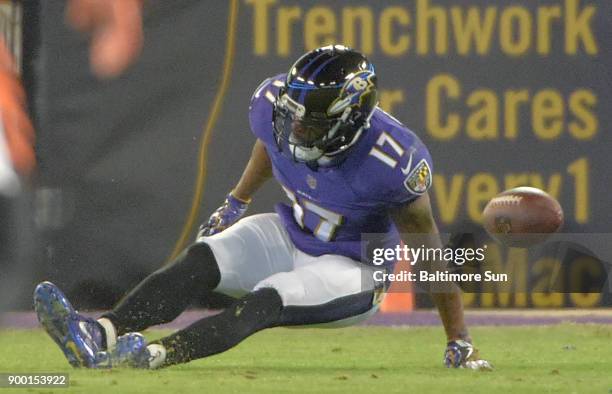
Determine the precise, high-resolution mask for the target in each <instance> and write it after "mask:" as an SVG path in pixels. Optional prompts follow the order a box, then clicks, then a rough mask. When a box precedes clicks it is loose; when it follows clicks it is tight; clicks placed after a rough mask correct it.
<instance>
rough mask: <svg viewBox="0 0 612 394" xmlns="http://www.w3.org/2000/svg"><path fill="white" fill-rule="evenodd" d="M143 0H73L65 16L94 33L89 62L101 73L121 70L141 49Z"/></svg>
mask: <svg viewBox="0 0 612 394" xmlns="http://www.w3.org/2000/svg"><path fill="white" fill-rule="evenodd" d="M142 3H143V0H70V1H69V2H68V8H67V10H66V17H67V19H68V21H69V22H70V24H71V25H72V26H73V27H74V28H75V29H77V30H79V31H82V32H85V33H90V34H91V45H90V62H91V68H92V69H93V71H94V73H95V74H96V75H97V76H98V77H102V78H113V77H116V76H118V75H119V74H121V73H122V72H123V71H124V70H125V69H126V68H127V67H128V66H129V65H130V64H132V62H134V60H136V58H138V56H139V55H140V51H141V49H142V41H143V32H142Z"/></svg>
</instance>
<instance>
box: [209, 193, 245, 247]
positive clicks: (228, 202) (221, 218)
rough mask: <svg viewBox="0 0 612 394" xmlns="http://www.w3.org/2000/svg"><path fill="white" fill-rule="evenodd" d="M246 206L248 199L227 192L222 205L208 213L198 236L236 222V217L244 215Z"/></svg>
mask: <svg viewBox="0 0 612 394" xmlns="http://www.w3.org/2000/svg"><path fill="white" fill-rule="evenodd" d="M248 207H249V202H248V201H242V200H239V199H237V198H236V197H234V196H232V193H229V194H228V195H227V197H226V198H225V201H224V202H223V205H221V206H220V207H219V208H217V210H216V211H215V212H214V213H213V214H212V215H210V218H209V219H208V221H207V222H206V223H204V224H202V225H201V226H200V231H199V232H198V238H200V237H207V236H209V235H214V234H217V233H219V232H221V231H223V230H225V229H226V228H228V227H229V226H231V225H232V224H234V223H236V222H237V221H238V219H240V218H241V217H242V215H244V213H245V212H246V210H247V208H248Z"/></svg>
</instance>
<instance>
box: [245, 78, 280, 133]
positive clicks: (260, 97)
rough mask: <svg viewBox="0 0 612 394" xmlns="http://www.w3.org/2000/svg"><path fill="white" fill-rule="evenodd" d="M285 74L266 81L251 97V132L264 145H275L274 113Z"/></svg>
mask: <svg viewBox="0 0 612 394" xmlns="http://www.w3.org/2000/svg"><path fill="white" fill-rule="evenodd" d="M284 80H285V74H279V75H276V76H274V77H270V78H267V79H266V80H264V81H263V82H262V83H261V84H259V86H258V87H257V89H255V92H254V93H253V95H252V96H251V102H250V105H249V123H250V126H251V132H252V133H253V134H255V136H256V137H257V138H259V139H260V140H262V141H263V142H264V144H266V145H268V144H273V143H274V135H273V134H274V133H273V130H272V111H273V108H274V101H275V100H276V96H277V94H278V90H279V89H280V87H281V86H283V83H284Z"/></svg>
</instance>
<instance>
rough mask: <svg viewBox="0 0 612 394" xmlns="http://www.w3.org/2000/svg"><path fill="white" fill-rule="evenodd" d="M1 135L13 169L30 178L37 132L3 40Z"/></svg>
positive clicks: (0, 56)
mask: <svg viewBox="0 0 612 394" xmlns="http://www.w3.org/2000/svg"><path fill="white" fill-rule="evenodd" d="M0 133H3V135H2V136H3V137H4V140H5V141H6V145H7V146H8V151H9V152H8V153H9V154H10V158H11V162H12V165H13V168H14V169H15V170H17V172H18V173H20V174H21V175H29V174H30V173H31V172H32V170H33V169H34V167H35V165H36V158H35V155H34V128H33V127H32V122H31V121H30V117H29V116H28V113H27V110H26V95H25V91H24V90H23V87H22V86H21V81H20V80H19V77H18V75H17V73H16V71H15V65H14V63H13V59H12V57H11V55H10V53H9V51H8V49H7V47H6V45H5V43H4V41H3V40H2V38H0Z"/></svg>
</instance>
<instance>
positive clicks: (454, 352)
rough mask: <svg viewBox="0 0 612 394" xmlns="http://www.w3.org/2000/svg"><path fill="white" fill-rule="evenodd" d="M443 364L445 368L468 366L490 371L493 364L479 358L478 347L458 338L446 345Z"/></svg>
mask: <svg viewBox="0 0 612 394" xmlns="http://www.w3.org/2000/svg"><path fill="white" fill-rule="evenodd" d="M444 365H445V366H446V368H468V369H474V370H482V371H492V370H493V366H492V365H491V364H490V363H489V362H488V361H487V360H483V359H481V358H480V356H479V355H478V349H476V348H475V347H474V346H473V345H472V344H471V343H470V342H468V341H464V340H461V339H458V340H456V341H451V342H449V343H448V344H447V345H446V351H445V352H444Z"/></svg>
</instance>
